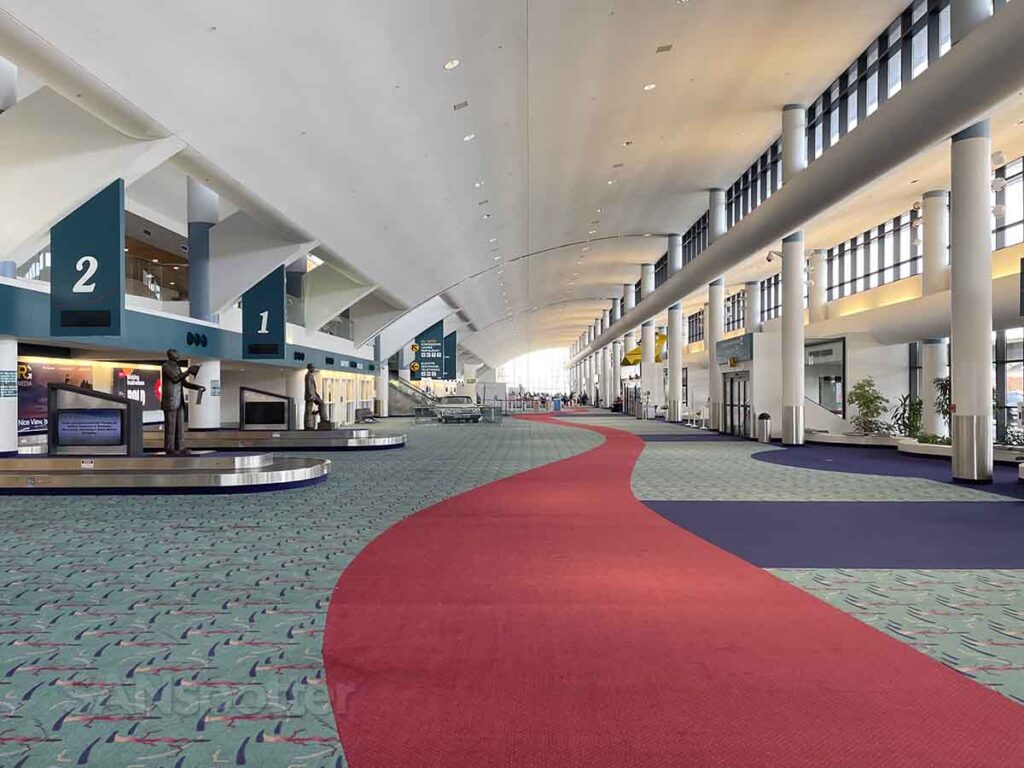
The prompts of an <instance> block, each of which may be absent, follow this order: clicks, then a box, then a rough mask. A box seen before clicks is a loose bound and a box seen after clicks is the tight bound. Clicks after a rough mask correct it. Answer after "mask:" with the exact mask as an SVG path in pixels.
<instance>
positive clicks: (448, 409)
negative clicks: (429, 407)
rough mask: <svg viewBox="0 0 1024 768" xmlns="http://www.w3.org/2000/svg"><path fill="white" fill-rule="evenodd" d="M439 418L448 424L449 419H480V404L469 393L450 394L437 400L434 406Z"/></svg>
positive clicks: (474, 420) (477, 420)
mask: <svg viewBox="0 0 1024 768" xmlns="http://www.w3.org/2000/svg"><path fill="white" fill-rule="evenodd" d="M434 413H435V415H436V416H437V420H438V421H440V422H442V423H444V424H447V423H448V422H449V421H472V422H473V423H474V424H475V423H477V422H479V421H480V418H481V413H480V406H478V405H477V404H476V403H474V402H473V398H471V397H469V396H468V395H448V396H446V397H442V398H440V399H439V400H438V401H437V405H436V406H435V408H434Z"/></svg>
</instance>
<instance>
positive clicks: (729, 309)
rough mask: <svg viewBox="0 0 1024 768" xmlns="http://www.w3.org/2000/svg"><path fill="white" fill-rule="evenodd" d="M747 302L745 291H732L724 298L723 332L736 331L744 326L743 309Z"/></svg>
mask: <svg viewBox="0 0 1024 768" xmlns="http://www.w3.org/2000/svg"><path fill="white" fill-rule="evenodd" d="M746 303H747V294H746V291H740V292H739V293H734V294H733V295H732V296H729V297H727V298H726V300H725V332H726V333H729V331H738V330H739V329H740V328H743V327H745V325H746V324H745V322H744V317H743V315H744V311H745V307H746Z"/></svg>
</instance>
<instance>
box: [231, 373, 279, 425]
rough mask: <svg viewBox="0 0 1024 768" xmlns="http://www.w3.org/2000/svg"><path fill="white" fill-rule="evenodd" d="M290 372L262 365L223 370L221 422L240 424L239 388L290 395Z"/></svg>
mask: <svg viewBox="0 0 1024 768" xmlns="http://www.w3.org/2000/svg"><path fill="white" fill-rule="evenodd" d="M288 378H289V377H288V371H285V370H282V369H279V368H268V367H266V366H262V365H255V364H254V365H252V366H246V367H245V369H244V370H242V369H240V368H235V369H231V370H228V369H222V370H221V374H220V391H221V396H220V397H221V399H220V420H221V423H222V424H237V423H238V388H239V387H242V386H245V387H252V388H253V389H262V390H265V391H267V392H273V393H275V394H281V395H288V394H289V387H288Z"/></svg>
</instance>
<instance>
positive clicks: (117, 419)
mask: <svg viewBox="0 0 1024 768" xmlns="http://www.w3.org/2000/svg"><path fill="white" fill-rule="evenodd" d="M124 413H125V412H124V411H123V410H121V409H119V408H80V409H79V408H74V409H66V410H60V411H57V444H58V445H63V446H72V445H73V446H87V447H88V446H99V445H122V444H123V443H124Z"/></svg>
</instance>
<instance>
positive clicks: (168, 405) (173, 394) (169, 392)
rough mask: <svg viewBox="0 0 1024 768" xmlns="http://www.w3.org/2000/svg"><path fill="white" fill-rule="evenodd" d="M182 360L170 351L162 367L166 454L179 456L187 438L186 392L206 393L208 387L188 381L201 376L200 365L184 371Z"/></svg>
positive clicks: (161, 404) (161, 382) (191, 366)
mask: <svg viewBox="0 0 1024 768" xmlns="http://www.w3.org/2000/svg"><path fill="white" fill-rule="evenodd" d="M182 362H183V361H182V359H181V356H180V355H179V354H178V350H176V349H168V350H167V361H166V362H165V363H164V364H163V365H162V366H161V367H160V410H162V411H163V412H164V452H165V453H166V454H167V455H168V456H180V455H182V454H183V453H185V451H183V450H182V442H183V439H184V437H185V396H184V393H183V391H182V390H183V389H194V390H195V391H197V392H200V393H202V392H205V391H206V387H203V386H201V385H199V384H195V383H193V382H191V381H189V380H188V377H189V376H195V375H196V374H197V373H199V366H198V365H190V366H189V367H188V368H186V369H185V370H182Z"/></svg>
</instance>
